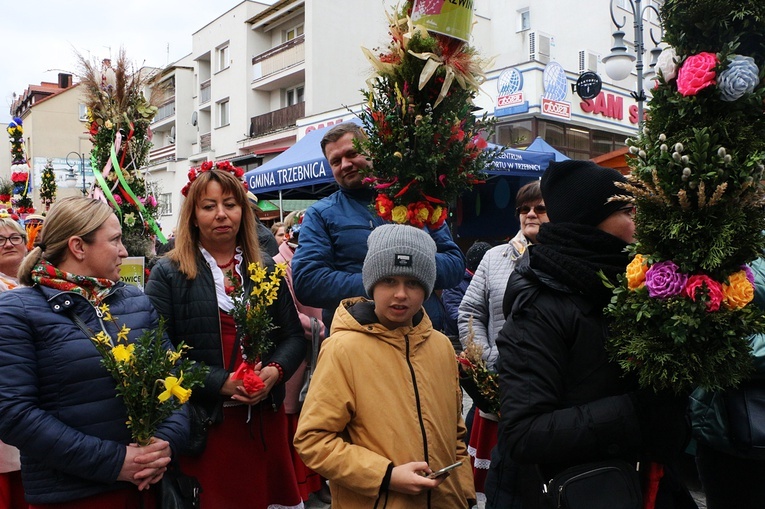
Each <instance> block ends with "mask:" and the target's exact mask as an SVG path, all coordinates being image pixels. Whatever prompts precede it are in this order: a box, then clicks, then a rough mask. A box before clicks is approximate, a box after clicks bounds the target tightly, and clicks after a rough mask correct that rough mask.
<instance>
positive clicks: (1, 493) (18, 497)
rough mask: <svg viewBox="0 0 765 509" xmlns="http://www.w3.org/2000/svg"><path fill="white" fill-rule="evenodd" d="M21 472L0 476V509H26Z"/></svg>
mask: <svg viewBox="0 0 765 509" xmlns="http://www.w3.org/2000/svg"><path fill="white" fill-rule="evenodd" d="M26 507H27V503H26V501H25V500H24V486H23V485H22V484H21V470H16V471H14V472H6V473H4V474H0V509H26Z"/></svg>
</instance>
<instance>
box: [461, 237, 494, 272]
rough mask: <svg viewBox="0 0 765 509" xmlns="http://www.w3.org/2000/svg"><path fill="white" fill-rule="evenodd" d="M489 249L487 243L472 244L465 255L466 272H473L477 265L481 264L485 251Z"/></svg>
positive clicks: (489, 246)
mask: <svg viewBox="0 0 765 509" xmlns="http://www.w3.org/2000/svg"><path fill="white" fill-rule="evenodd" d="M489 249H491V244H489V243H488V242H483V241H480V240H479V241H476V242H473V245H472V246H470V248H469V249H468V250H467V252H466V253H465V260H466V261H467V264H466V267H467V270H469V271H470V272H475V271H476V269H477V268H478V265H479V264H480V263H481V260H483V255H485V254H486V251H488V250H489Z"/></svg>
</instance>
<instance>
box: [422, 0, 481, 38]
mask: <svg viewBox="0 0 765 509" xmlns="http://www.w3.org/2000/svg"><path fill="white" fill-rule="evenodd" d="M412 22H413V23H415V24H417V25H421V26H423V27H425V28H426V29H427V30H428V31H430V32H436V33H439V34H443V35H448V36H449V37H454V38H455V39H460V40H462V41H465V42H468V40H469V39H470V28H471V26H472V24H473V0H414V4H413V5H412Z"/></svg>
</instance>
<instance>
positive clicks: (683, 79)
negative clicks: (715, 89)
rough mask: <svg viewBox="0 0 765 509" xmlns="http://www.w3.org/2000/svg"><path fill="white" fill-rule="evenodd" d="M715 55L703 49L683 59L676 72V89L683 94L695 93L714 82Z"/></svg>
mask: <svg viewBox="0 0 765 509" xmlns="http://www.w3.org/2000/svg"><path fill="white" fill-rule="evenodd" d="M716 65H717V55H716V54H714V53H710V52H708V51H703V52H701V53H699V54H698V55H691V56H690V57H688V58H686V59H685V62H684V63H683V66H682V67H681V68H680V71H679V72H678V73H677V91H678V92H680V93H681V94H683V95H684V96H689V95H696V94H698V93H699V91H700V90H703V89H705V88H707V87H708V86H710V85H714V84H715V77H716V75H715V66H716Z"/></svg>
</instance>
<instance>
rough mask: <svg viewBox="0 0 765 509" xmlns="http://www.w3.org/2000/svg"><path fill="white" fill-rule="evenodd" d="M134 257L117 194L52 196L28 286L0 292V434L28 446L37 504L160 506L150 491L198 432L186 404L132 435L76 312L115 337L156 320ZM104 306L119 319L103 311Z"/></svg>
mask: <svg viewBox="0 0 765 509" xmlns="http://www.w3.org/2000/svg"><path fill="white" fill-rule="evenodd" d="M126 256H127V251H126V250H125V247H124V246H123V245H122V231H121V227H120V223H119V220H118V219H117V216H115V215H114V212H113V210H112V209H111V208H110V207H109V206H108V205H107V204H105V203H103V202H100V201H97V200H93V199H90V198H66V199H64V200H61V201H59V202H58V203H56V205H54V206H53V208H52V209H51V211H50V213H49V214H48V216H47V218H46V221H45V225H44V226H43V229H42V232H41V233H40V235H39V236H38V239H37V246H36V247H35V248H34V249H33V250H32V251H31V252H30V253H29V254H28V255H27V257H26V258H25V259H24V261H23V262H22V264H21V267H20V269H19V276H20V277H19V279H20V282H21V283H22V284H23V285H26V287H24V288H21V287H19V288H16V289H14V290H11V291H9V292H5V293H3V294H2V295H0V415H1V416H2V418H1V419H0V439H1V440H2V441H3V442H6V443H8V444H11V445H13V446H15V447H18V448H19V449H20V451H21V474H22V478H23V483H24V491H25V496H26V499H27V501H28V502H29V503H30V507H31V508H33V509H35V508H74V507H77V508H78V509H80V508H88V509H89V508H94V509H95V508H103V507H120V508H123V507H124V508H126V509H127V508H130V509H132V508H136V509H137V508H139V507H146V508H151V507H153V504H152V500H151V498H150V497H149V495H148V494H147V492H146V491H144V490H145V489H146V488H148V487H149V486H151V485H152V484H155V483H157V482H158V481H159V480H160V479H161V478H162V475H163V474H164V472H165V469H166V467H167V465H168V463H169V462H170V460H171V457H172V455H173V453H174V451H176V450H177V449H178V448H180V447H181V445H182V444H183V443H185V441H186V440H187V438H188V421H187V418H186V416H185V413H183V412H181V411H179V412H176V413H174V414H173V415H172V416H171V417H170V418H168V419H167V420H166V421H165V422H163V423H162V424H161V425H160V426H159V428H158V430H157V432H156V434H155V439H154V440H153V442H152V443H151V444H150V445H148V446H144V447H139V446H137V445H134V444H131V433H130V430H129V429H128V428H127V425H126V420H127V413H126V410H125V406H124V404H123V401H122V399H121V398H118V397H117V394H116V391H115V381H114V379H113V378H112V377H111V375H110V374H109V372H108V371H107V370H106V368H104V367H103V366H102V365H101V354H100V353H99V352H98V350H97V349H96V347H95V346H94V345H93V343H92V341H91V339H90V337H89V336H88V335H86V334H85V332H84V331H83V330H82V329H80V328H79V327H78V326H77V325H75V323H74V322H73V321H72V316H73V315H74V314H75V313H76V314H77V315H79V316H80V317H81V318H82V320H83V321H84V322H85V324H86V325H87V327H89V328H90V329H92V330H93V331H96V332H98V331H105V332H107V333H108V334H109V335H111V336H112V337H116V336H117V332H118V330H119V328H120V327H122V325H123V324H124V325H125V326H126V327H128V328H129V329H130V332H129V341H134V340H135V339H136V338H137V337H138V336H140V335H141V333H142V332H143V331H144V330H146V329H154V328H156V327H157V325H158V315H157V313H156V312H155V311H154V308H153V307H152V305H151V302H150V301H149V299H148V298H147V297H146V296H144V294H143V293H142V292H141V290H140V289H138V288H136V287H134V286H129V285H125V284H124V283H121V282H119V279H120V276H119V273H120V265H121V263H122V259H123V258H125V257H126ZM104 306H106V307H108V310H109V312H110V314H111V315H112V316H113V317H115V321H107V320H105V319H104V310H105V309H106V307H104ZM167 346H168V347H170V343H169V341H167Z"/></svg>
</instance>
